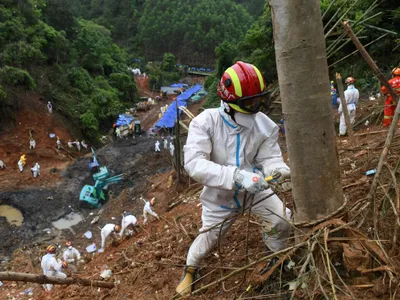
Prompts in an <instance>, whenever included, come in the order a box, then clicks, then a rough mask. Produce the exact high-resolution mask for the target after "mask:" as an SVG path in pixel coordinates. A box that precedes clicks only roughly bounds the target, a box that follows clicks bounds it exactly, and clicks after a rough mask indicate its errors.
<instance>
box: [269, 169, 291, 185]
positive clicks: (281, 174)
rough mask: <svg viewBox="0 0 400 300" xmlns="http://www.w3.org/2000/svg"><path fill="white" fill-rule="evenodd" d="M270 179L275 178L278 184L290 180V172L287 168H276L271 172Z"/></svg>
mask: <svg viewBox="0 0 400 300" xmlns="http://www.w3.org/2000/svg"><path fill="white" fill-rule="evenodd" d="M271 176H272V177H274V178H276V180H277V181H278V182H284V181H287V180H290V170H289V169H287V168H278V169H275V170H274V171H273V172H272V175H271Z"/></svg>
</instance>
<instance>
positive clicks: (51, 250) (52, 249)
mask: <svg viewBox="0 0 400 300" xmlns="http://www.w3.org/2000/svg"><path fill="white" fill-rule="evenodd" d="M56 250H57V247H56V246H54V245H50V246H47V248H46V252H47V253H51V254H53V253H56Z"/></svg>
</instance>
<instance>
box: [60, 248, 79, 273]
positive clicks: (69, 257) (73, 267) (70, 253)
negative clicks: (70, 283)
mask: <svg viewBox="0 0 400 300" xmlns="http://www.w3.org/2000/svg"><path fill="white" fill-rule="evenodd" d="M65 245H66V246H67V249H66V250H65V251H64V253H63V259H64V261H66V262H67V263H68V264H69V269H70V271H71V273H76V272H77V271H78V268H77V265H78V264H79V263H80V262H81V261H80V259H81V254H80V253H79V251H78V250H77V249H76V248H74V247H72V243H71V242H69V241H68V242H66V243H65Z"/></svg>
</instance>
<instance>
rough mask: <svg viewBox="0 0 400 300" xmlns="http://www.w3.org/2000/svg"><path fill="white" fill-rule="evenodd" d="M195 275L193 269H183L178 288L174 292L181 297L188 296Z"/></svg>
mask: <svg viewBox="0 0 400 300" xmlns="http://www.w3.org/2000/svg"><path fill="white" fill-rule="evenodd" d="M195 273H196V269H195V268H191V267H185V269H184V270H183V276H182V278H181V281H180V282H179V284H178V286H177V287H176V292H177V293H178V294H180V295H181V296H185V295H189V294H191V293H192V288H193V285H192V283H193V281H194V274H195Z"/></svg>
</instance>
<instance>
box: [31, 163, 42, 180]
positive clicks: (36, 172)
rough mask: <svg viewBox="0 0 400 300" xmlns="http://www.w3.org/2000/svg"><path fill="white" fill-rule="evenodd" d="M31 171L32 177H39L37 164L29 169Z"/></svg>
mask: <svg viewBox="0 0 400 300" xmlns="http://www.w3.org/2000/svg"><path fill="white" fill-rule="evenodd" d="M31 171H32V175H33V177H35V178H36V177H37V176H38V175H40V165H39V164H38V163H36V164H35V166H34V167H33V168H31Z"/></svg>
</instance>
